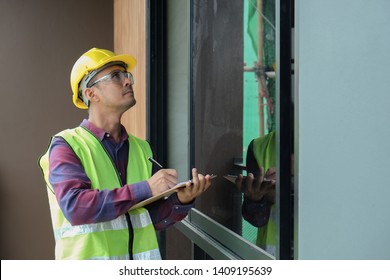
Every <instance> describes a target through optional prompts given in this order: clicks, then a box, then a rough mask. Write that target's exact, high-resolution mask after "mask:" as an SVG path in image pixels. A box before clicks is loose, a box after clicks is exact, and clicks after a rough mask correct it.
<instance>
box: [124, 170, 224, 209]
mask: <svg viewBox="0 0 390 280" xmlns="http://www.w3.org/2000/svg"><path fill="white" fill-rule="evenodd" d="M215 177H217V176H216V175H211V179H214V178H215ZM188 182H191V181H187V182H181V183H178V184H177V185H176V186H174V187H173V188H170V189H169V190H166V191H165V192H162V193H160V194H158V195H155V196H152V197H149V198H147V199H145V200H142V201H141V202H138V203H137V204H134V205H133V206H132V207H131V208H130V209H129V210H133V209H137V208H140V207H143V206H145V205H148V204H150V203H152V202H155V201H157V200H160V199H163V198H168V197H169V196H170V195H172V194H173V193H175V192H176V191H177V190H178V189H180V188H183V187H185V186H186V185H187V183H188Z"/></svg>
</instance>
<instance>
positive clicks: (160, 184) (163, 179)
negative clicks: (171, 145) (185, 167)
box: [147, 169, 177, 196]
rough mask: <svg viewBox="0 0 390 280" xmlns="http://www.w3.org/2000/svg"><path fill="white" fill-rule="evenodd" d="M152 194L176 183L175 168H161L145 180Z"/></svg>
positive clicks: (156, 193) (158, 192)
mask: <svg viewBox="0 0 390 280" xmlns="http://www.w3.org/2000/svg"><path fill="white" fill-rule="evenodd" d="M147 182H148V184H149V187H150V190H151V191H152V196H155V195H158V194H160V193H162V192H164V191H166V190H168V189H170V188H173V187H174V186H176V184H177V171H176V170H175V169H161V170H159V171H157V172H156V173H155V174H154V175H153V176H152V177H150V178H149V180H147Z"/></svg>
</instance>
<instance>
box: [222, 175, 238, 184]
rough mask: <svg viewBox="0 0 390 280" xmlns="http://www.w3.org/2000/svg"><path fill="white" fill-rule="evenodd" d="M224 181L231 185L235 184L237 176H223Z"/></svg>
mask: <svg viewBox="0 0 390 280" xmlns="http://www.w3.org/2000/svg"><path fill="white" fill-rule="evenodd" d="M223 178H225V179H226V180H228V181H230V182H232V183H233V184H235V183H236V179H237V176H236V175H225V176H223Z"/></svg>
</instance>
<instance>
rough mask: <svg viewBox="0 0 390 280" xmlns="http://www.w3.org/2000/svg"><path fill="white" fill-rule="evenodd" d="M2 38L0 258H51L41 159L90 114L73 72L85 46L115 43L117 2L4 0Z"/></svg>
mask: <svg viewBox="0 0 390 280" xmlns="http://www.w3.org/2000/svg"><path fill="white" fill-rule="evenodd" d="M0 40H1V44H0V65H1V66H0V77H1V78H0V80H1V82H0V96H1V101H0V131H1V132H2V135H1V137H0V138H1V140H0V141H1V145H0V154H1V156H0V217H1V230H0V233H1V235H0V250H1V251H0V257H1V259H52V258H54V247H53V246H54V241H53V237H52V230H51V220H50V216H49V207H48V202H47V194H46V188H45V184H44V181H43V178H42V175H41V172H40V169H39V168H38V165H37V160H38V158H39V156H40V155H41V154H42V153H44V152H45V149H46V147H47V144H48V141H49V138H50V136H51V135H53V134H54V133H56V132H58V131H60V130H62V129H65V128H71V127H74V126H77V125H78V124H79V123H80V122H81V120H82V119H83V118H85V117H87V113H86V111H81V110H78V109H77V108H76V107H74V106H73V104H72V101H71V96H72V95H71V89H70V85H69V75H70V71H71V68H72V66H73V63H74V62H75V60H76V59H77V58H78V57H79V56H80V55H81V54H82V53H83V52H85V51H87V50H88V49H90V48H92V47H94V46H97V47H100V48H109V49H112V48H113V1H107V0H83V1H79V0H67V1H59V0H57V1H52V0H34V1H29V0H1V1H0Z"/></svg>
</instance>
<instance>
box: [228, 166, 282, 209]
mask: <svg viewBox="0 0 390 280" xmlns="http://www.w3.org/2000/svg"><path fill="white" fill-rule="evenodd" d="M259 171H260V172H259V176H258V178H254V176H253V174H252V173H249V174H248V176H247V177H246V178H245V179H244V177H243V176H242V175H239V176H238V177H237V179H236V182H235V183H236V187H237V189H238V190H239V191H241V192H242V193H244V195H245V196H246V197H247V198H248V199H250V200H252V201H260V200H262V199H263V197H265V198H266V199H267V200H269V201H270V202H272V203H275V183H276V181H275V179H276V168H275V167H271V168H269V169H268V171H267V173H266V174H264V168H263V167H261V168H260V170H259Z"/></svg>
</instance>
